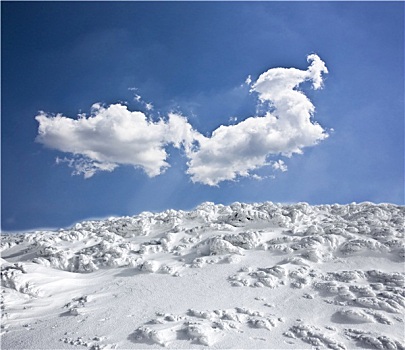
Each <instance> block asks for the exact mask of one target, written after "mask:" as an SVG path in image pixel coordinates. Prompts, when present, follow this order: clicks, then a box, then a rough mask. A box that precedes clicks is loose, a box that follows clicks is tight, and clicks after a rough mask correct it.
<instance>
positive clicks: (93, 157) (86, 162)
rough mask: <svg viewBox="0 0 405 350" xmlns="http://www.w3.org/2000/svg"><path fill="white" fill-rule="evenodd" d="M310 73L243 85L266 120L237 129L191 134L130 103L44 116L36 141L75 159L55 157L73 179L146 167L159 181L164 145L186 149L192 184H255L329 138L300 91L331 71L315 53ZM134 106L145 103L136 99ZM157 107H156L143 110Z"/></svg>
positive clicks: (270, 75)
mask: <svg viewBox="0 0 405 350" xmlns="http://www.w3.org/2000/svg"><path fill="white" fill-rule="evenodd" d="M307 59H308V62H309V63H310V64H309V67H308V68H307V69H306V70H300V69H296V68H273V69H269V70H268V71H267V72H264V73H263V74H261V75H260V76H259V78H258V79H257V80H256V81H255V82H253V81H252V79H251V77H250V76H249V77H248V79H247V80H246V82H245V83H246V84H248V85H249V86H250V88H251V93H253V94H257V96H258V99H259V101H260V104H261V107H262V109H263V107H265V111H264V112H263V115H260V116H259V115H258V116H253V117H249V118H247V119H245V120H243V121H241V122H239V123H236V119H235V120H233V122H235V123H234V124H232V125H227V126H225V125H222V126H220V127H219V128H217V129H216V130H214V131H213V132H212V135H211V136H210V137H207V136H203V135H201V134H200V133H199V132H197V131H195V130H193V128H192V126H191V125H190V124H189V123H188V121H187V119H186V118H184V117H182V116H180V115H178V114H174V113H171V114H169V116H168V118H167V120H159V121H157V122H155V121H152V120H150V119H148V118H147V117H146V115H145V114H144V113H142V112H137V111H135V112H131V111H129V110H128V108H127V107H126V106H125V105H121V104H113V105H110V106H108V107H106V108H104V107H102V106H101V105H100V104H95V105H93V108H92V113H91V115H90V116H88V117H87V116H85V115H83V116H80V117H79V118H78V119H71V118H67V117H65V116H63V115H61V114H57V115H56V116H51V115H48V114H46V113H43V112H42V113H40V114H39V115H38V116H36V120H37V121H38V122H39V129H38V136H37V141H38V142H40V143H42V144H44V145H45V146H46V147H49V148H52V149H56V150H59V151H62V152H66V153H70V154H72V155H73V156H72V158H64V159H60V158H58V160H57V162H58V163H61V162H64V163H67V164H68V166H70V167H72V168H74V172H73V173H74V174H83V175H84V177H85V178H89V177H91V176H93V175H94V174H95V173H96V172H98V171H113V170H114V169H115V168H116V167H117V166H119V165H132V166H134V167H137V168H142V169H143V170H144V171H145V172H146V174H147V175H148V176H151V177H152V176H156V175H159V174H161V173H162V172H164V170H165V169H166V168H167V167H169V164H168V162H167V157H168V155H167V153H166V147H167V145H169V144H172V145H173V146H174V147H177V148H182V149H184V151H185V154H186V156H187V158H188V163H187V164H188V170H187V173H188V174H189V175H190V177H191V180H192V181H193V182H200V183H203V184H206V185H211V186H215V185H218V184H219V183H220V182H221V181H225V180H235V179H236V178H237V177H244V176H250V177H252V178H257V176H255V174H254V171H255V170H256V169H259V168H261V167H263V166H271V167H272V168H273V169H274V170H279V171H286V170H287V166H286V165H285V163H284V162H283V161H282V160H276V161H275V160H269V159H270V158H271V157H273V158H278V157H279V156H286V157H291V156H292V155H293V154H294V153H302V152H303V151H302V150H303V148H305V147H309V146H314V145H316V144H317V143H318V142H319V141H321V140H323V139H325V138H326V137H327V136H328V135H327V134H326V132H325V130H324V129H323V128H322V127H321V126H320V125H319V124H318V123H316V122H313V121H312V120H311V119H312V117H313V113H314V111H315V107H314V105H313V104H312V103H311V101H310V100H309V99H308V98H307V96H305V95H304V93H303V92H301V91H299V90H297V88H298V86H299V85H300V84H301V83H303V82H305V81H310V82H312V87H313V88H314V89H320V88H321V87H322V81H323V79H322V75H323V74H325V73H327V72H328V71H327V68H326V66H325V64H324V62H323V61H322V60H321V59H320V58H319V57H318V56H317V55H315V54H313V55H309V56H308V58H307ZM135 99H137V101H138V102H139V101H141V102H142V101H143V100H141V97H140V96H139V95H135ZM146 108H147V109H148V110H150V109H152V108H153V106H152V104H148V105H147V106H146Z"/></svg>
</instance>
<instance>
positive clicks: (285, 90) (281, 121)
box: [187, 55, 328, 185]
mask: <svg viewBox="0 0 405 350" xmlns="http://www.w3.org/2000/svg"><path fill="white" fill-rule="evenodd" d="M308 61H309V62H311V64H310V66H309V67H308V69H307V70H299V69H295V68H273V69H270V70H268V71H267V72H265V73H263V74H261V75H260V76H259V78H258V79H257V81H256V82H254V83H253V84H252V85H251V92H253V93H257V94H258V97H259V100H260V101H261V102H262V103H265V104H266V103H267V104H268V112H267V113H266V114H265V115H264V116H256V117H250V118H248V119H246V120H244V121H242V122H240V123H239V124H236V125H229V126H220V127H219V128H218V129H216V130H215V131H214V132H213V133H212V136H211V137H204V138H202V139H201V140H200V147H199V149H198V150H195V151H191V152H190V153H189V155H188V156H189V158H190V161H189V163H188V165H189V169H188V171H187V172H188V174H190V176H191V179H192V181H194V182H202V183H204V184H207V185H217V184H218V183H219V182H221V181H224V180H234V179H235V178H236V177H238V176H249V175H250V173H251V172H252V171H253V170H255V169H257V168H260V167H263V166H265V165H267V164H268V162H267V159H268V157H269V156H272V155H273V156H276V155H283V156H287V157H291V156H292V155H293V154H294V153H302V149H303V148H304V147H308V146H313V145H316V144H317V143H318V142H319V141H321V140H323V139H325V138H326V137H327V136H328V135H327V134H326V133H325V131H324V129H323V128H322V127H321V126H320V125H319V124H317V123H313V122H312V121H311V117H312V116H313V113H314V110H315V107H314V105H313V104H312V103H311V101H310V100H309V99H308V98H307V97H306V96H305V95H304V94H303V93H302V92H301V91H298V90H296V88H297V87H298V85H299V84H301V83H303V82H304V81H312V86H313V88H314V89H319V88H321V87H322V74H323V73H327V72H328V71H327V68H326V66H325V64H324V62H322V61H321V59H320V58H319V57H318V56H317V55H310V56H308ZM277 164H278V167H277V166H276V167H274V165H273V168H275V169H280V170H286V167H285V165H284V163H279V162H278V163H277Z"/></svg>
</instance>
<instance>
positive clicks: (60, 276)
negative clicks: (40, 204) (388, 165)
mask: <svg viewBox="0 0 405 350" xmlns="http://www.w3.org/2000/svg"><path fill="white" fill-rule="evenodd" d="M404 214H405V208H404V207H402V206H396V205H391V204H380V205H375V204H372V203H362V204H350V205H324V206H310V205H308V204H305V203H299V204H293V205H279V204H273V203H262V204H243V203H234V204H232V205H230V206H223V205H214V204H212V203H204V204H202V205H200V206H199V207H198V208H196V209H195V210H193V211H190V212H185V211H174V210H168V211H165V212H162V213H157V214H156V213H149V212H145V213H142V214H140V215H138V216H134V217H120V218H110V219H108V220H104V221H86V222H82V223H79V224H76V225H75V226H74V227H73V228H71V229H64V230H59V231H55V232H50V231H37V232H34V233H25V234H18V235H15V234H13V235H3V236H2V242H1V249H2V253H1V254H2V259H1V262H2V266H1V271H2V272H1V273H2V277H1V281H2V282H1V283H2V293H1V309H2V322H1V328H2V329H1V331H2V338H1V346H2V348H3V349H28V348H30V349H59V348H60V349H62V348H63V349H74V348H76V349H85V348H89V349H93V350H96V349H130V348H136V349H139V348H143V349H148V348H160V347H167V348H184V349H192V348H221V349H227V348H238V349H240V348H243V349H248V348H260V349H267V348H269V349H307V348H308V349H311V348H316V349H327V348H330V349H355V348H366V349H373V348H375V349H405V345H404V306H405V292H404V277H405V273H404V255H405V248H404V216H405V215H404Z"/></svg>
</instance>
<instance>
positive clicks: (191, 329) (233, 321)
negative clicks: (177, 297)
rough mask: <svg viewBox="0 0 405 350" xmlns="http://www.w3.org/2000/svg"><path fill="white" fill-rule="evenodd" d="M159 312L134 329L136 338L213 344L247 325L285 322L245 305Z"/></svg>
mask: <svg viewBox="0 0 405 350" xmlns="http://www.w3.org/2000/svg"><path fill="white" fill-rule="evenodd" d="M157 316H158V317H157V318H156V319H153V320H151V321H149V322H147V323H146V324H145V325H143V326H141V327H139V328H137V329H136V330H135V332H134V333H133V334H132V338H133V339H134V341H136V342H139V343H147V344H148V343H152V344H153V343H156V344H159V345H161V346H168V345H169V344H170V343H171V342H173V341H174V340H186V341H189V342H191V343H196V344H201V345H206V346H213V345H214V344H215V343H217V342H218V341H221V340H225V341H226V337H227V336H232V333H233V332H238V333H243V329H244V328H246V327H250V328H263V329H266V330H268V331H271V330H272V329H273V328H275V327H277V325H278V324H280V323H282V322H284V320H283V319H282V318H277V317H275V316H274V315H270V314H265V313H263V312H260V311H255V310H250V309H247V308H243V307H237V308H235V309H231V310H213V311H198V310H193V309H190V310H188V312H187V313H186V314H184V315H172V314H162V313H157ZM224 338H225V339H224Z"/></svg>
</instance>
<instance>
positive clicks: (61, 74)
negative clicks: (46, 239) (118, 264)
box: [1, 2, 404, 230]
mask: <svg viewBox="0 0 405 350" xmlns="http://www.w3.org/2000/svg"><path fill="white" fill-rule="evenodd" d="M1 10H2V13H1V16H2V18H1V19H2V24H1V26H2V34H1V35H2V37H1V44H2V62H1V64H2V65H1V76H2V96H1V99H2V106H1V118H2V120H1V123H2V124H1V126H2V128H1V137H2V141H1V142H2V144H1V145H2V153H1V162H2V164H1V165H2V174H1V175H2V177H1V181H2V182H1V190H2V194H1V204H2V208H1V219H2V229H3V230H31V229H34V228H39V227H65V226H69V225H71V224H72V223H73V222H76V221H79V220H84V219H87V218H103V217H106V216H110V215H134V214H137V213H139V212H141V211H144V210H150V211H161V210H164V209H168V208H174V209H191V208H193V207H195V206H196V205H198V204H199V203H201V202H202V201H214V202H216V203H224V204H229V203H232V202H234V201H240V202H242V201H246V202H261V201H273V202H297V201H306V202H309V203H311V204H322V203H350V202H353V201H355V202H362V201H373V202H392V203H397V204H404V3H403V2H283V3H281V2H235V3H229V2H166V3H160V2H99V3H95V2H2V3H1ZM314 52H315V53H317V54H318V55H319V56H320V57H321V59H322V60H323V61H324V62H325V63H326V65H327V67H328V69H329V72H330V73H329V74H328V75H327V76H326V80H325V87H324V89H323V90H320V91H319V90H318V91H313V90H310V89H306V90H305V92H306V93H307V95H308V96H309V97H310V99H311V100H312V102H313V103H314V105H315V107H316V114H315V120H317V121H318V122H319V123H320V124H321V125H322V126H323V127H324V128H326V129H330V128H333V129H334V132H332V133H331V136H330V137H329V139H327V140H326V141H323V142H321V143H320V144H319V145H318V146H316V147H313V148H309V149H306V150H304V154H303V155H299V156H294V157H292V158H291V159H287V158H283V159H284V161H285V163H286V164H287V165H288V168H289V170H288V172H285V173H277V174H276V178H275V179H272V178H267V179H265V180H262V181H257V180H254V179H249V178H243V179H240V180H239V181H237V182H223V183H221V184H220V185H219V187H209V186H206V185H202V184H193V183H192V182H191V181H190V179H189V177H188V176H187V175H186V174H185V170H186V158H185V157H184V155H182V153H181V152H179V151H178V150H175V149H170V154H171V156H170V159H169V161H170V163H171V168H170V169H168V170H167V171H166V172H165V173H164V174H163V175H160V176H157V177H155V178H152V179H150V178H148V177H147V175H146V174H145V173H144V172H142V171H141V170H139V169H138V170H136V169H134V168H133V167H129V166H126V167H119V168H118V169H117V170H115V171H114V172H112V173H107V172H104V173H99V174H96V175H95V176H94V177H92V178H91V179H87V180H85V179H83V177H79V176H71V171H72V169H70V168H68V167H67V166H66V165H56V164H55V158H56V157H57V156H59V157H63V156H64V154H62V153H61V152H58V151H54V150H49V149H45V148H44V147H43V146H42V145H41V144H38V143H36V142H35V137H36V135H37V129H38V123H37V122H36V121H35V119H34V117H35V115H37V113H38V111H39V110H43V111H46V112H52V113H59V112H60V113H63V114H64V115H66V116H69V117H76V116H77V114H78V113H80V112H85V113H89V111H90V107H91V105H92V104H93V103H95V102H102V103H106V104H110V103H117V102H119V101H128V105H129V108H130V109H133V110H137V109H138V110H139V109H140V110H142V108H143V107H142V106H141V105H139V104H137V103H136V102H135V101H134V100H133V92H131V91H130V90H128V88H131V87H137V88H138V89H139V90H138V92H139V94H140V95H141V96H142V97H143V98H144V99H145V100H146V101H150V102H152V103H153V105H154V107H155V108H154V111H153V116H154V117H155V118H157V117H158V116H159V113H161V115H165V114H166V113H167V112H168V111H171V110H176V111H181V112H182V113H183V114H184V115H185V116H187V117H188V119H189V122H190V123H191V124H192V125H193V126H194V127H195V128H196V129H197V130H198V131H200V132H202V133H204V134H205V133H206V134H210V133H211V132H212V131H213V130H214V129H215V128H217V127H218V126H219V125H221V124H225V125H226V124H228V123H229V118H230V117H235V116H236V117H238V120H242V119H244V118H247V117H249V116H251V115H253V114H254V111H255V106H254V101H253V98H252V96H249V94H248V93H247V89H248V88H247V87H246V86H245V87H241V84H243V82H244V80H245V79H246V77H247V76H248V75H249V74H251V75H252V78H253V79H256V78H257V77H258V75H259V74H260V73H262V72H264V71H266V70H267V69H269V68H272V67H278V66H283V67H296V68H300V69H306V67H307V62H306V56H307V55H308V54H310V53H314ZM262 173H263V175H269V174H270V171H269V169H267V168H266V169H263V170H262Z"/></svg>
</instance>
